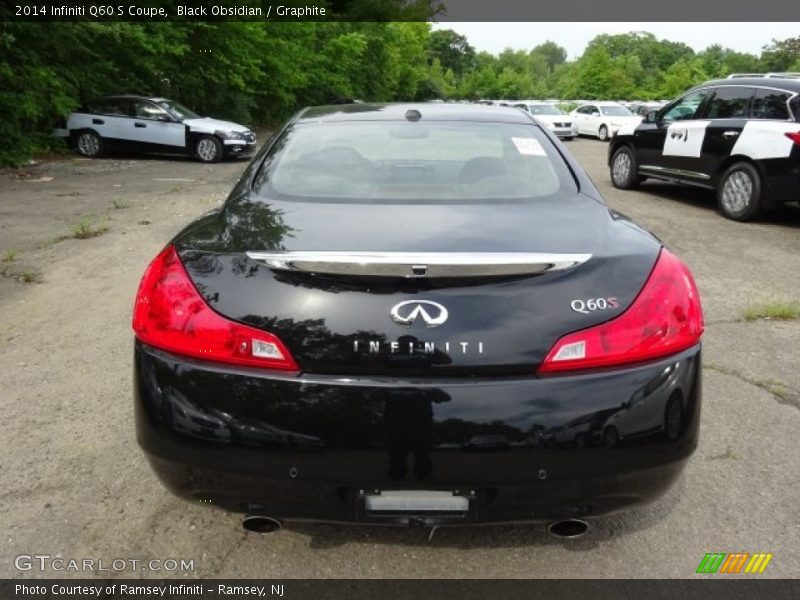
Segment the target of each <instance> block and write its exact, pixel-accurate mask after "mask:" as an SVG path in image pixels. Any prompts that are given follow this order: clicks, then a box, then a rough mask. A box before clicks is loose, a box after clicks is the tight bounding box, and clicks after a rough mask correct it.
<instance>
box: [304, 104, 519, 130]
mask: <svg viewBox="0 0 800 600" xmlns="http://www.w3.org/2000/svg"><path fill="white" fill-rule="evenodd" d="M409 110H416V111H419V113H420V115H422V116H421V120H423V121H476V122H501V123H521V124H526V125H530V124H531V122H532V121H531V118H530V117H529V116H528V115H527V114H526V113H524V112H523V111H521V110H519V109H518V108H514V107H511V106H487V105H484V104H429V103H424V102H420V103H396V104H395V103H387V104H378V103H365V104H334V105H329V106H311V107H309V108H306V109H305V110H304V111H303V112H302V113H300V115H299V116H298V117H297V122H298V123H314V122H336V121H405V120H406V113H407V112H408V111H409Z"/></svg>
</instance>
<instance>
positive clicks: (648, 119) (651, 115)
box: [644, 110, 658, 123]
mask: <svg viewBox="0 0 800 600" xmlns="http://www.w3.org/2000/svg"><path fill="white" fill-rule="evenodd" d="M657 114H658V111H657V110H651V111H650V112H648V113H647V114H646V115H645V116H644V122H645V123H655V122H656V115H657Z"/></svg>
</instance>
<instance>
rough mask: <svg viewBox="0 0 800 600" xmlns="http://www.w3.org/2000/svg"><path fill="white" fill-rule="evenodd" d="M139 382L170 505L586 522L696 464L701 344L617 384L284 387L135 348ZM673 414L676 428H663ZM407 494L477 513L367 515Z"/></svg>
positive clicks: (287, 382)
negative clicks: (381, 495) (385, 496)
mask: <svg viewBox="0 0 800 600" xmlns="http://www.w3.org/2000/svg"><path fill="white" fill-rule="evenodd" d="M134 384H135V385H134V390H135V408H136V426H137V437H138V440H139V444H140V445H141V447H142V448H143V449H144V451H145V453H146V455H147V457H148V460H149V461H150V464H151V465H152V467H153V469H154V470H155V472H156V473H157V474H158V476H159V478H160V479H161V480H162V482H163V483H164V484H165V485H166V486H167V487H168V488H169V489H170V490H171V491H172V492H174V493H175V494H177V495H179V496H182V497H184V498H187V499H189V500H191V501H194V502H203V503H210V504H211V505H216V506H219V507H222V508H225V509H228V510H233V511H238V512H249V513H258V514H266V515H269V516H272V517H276V518H282V519H288V520H293V519H297V520H322V521H337V522H366V523H370V522H372V523H394V524H407V523H424V524H445V523H447V524H454V523H466V522H509V521H531V520H550V519H561V518H568V517H586V516H595V515H601V514H606V513H609V512H614V511H618V510H621V509H625V508H629V507H632V506H635V505H637V504H642V503H645V502H648V501H651V500H653V499H655V498H657V497H658V496H660V495H661V494H663V493H664V492H665V491H666V490H667V489H668V488H669V486H670V485H671V483H672V482H673V481H674V479H675V478H676V477H677V476H678V474H679V473H680V471H681V469H682V468H683V466H684V465H685V462H686V459H687V458H688V457H689V456H690V455H691V453H692V452H693V451H694V449H695V447H696V445H697V435H698V425H699V416H700V402H701V376H700V348H699V346H698V347H696V348H693V349H691V350H689V351H686V352H684V353H682V354H680V355H678V356H676V357H671V358H670V359H668V360H662V361H658V362H656V363H650V364H648V365H645V366H638V367H636V368H631V369H626V370H624V371H615V372H606V373H593V374H584V375H578V376H575V375H568V376H562V377H552V378H536V377H529V378H516V379H494V380H480V381H478V382H475V381H470V380H463V379H460V380H452V381H451V380H441V379H439V380H437V381H429V382H423V381H397V380H394V381H389V380H369V381H366V380H353V379H348V380H345V379H337V378H335V377H330V376H325V377H323V376H311V375H302V376H298V377H286V376H282V375H280V374H275V373H264V372H254V371H252V370H245V369H230V368H227V367H217V366H209V365H203V364H200V363H196V362H193V361H190V360H187V359H179V358H177V357H174V356H171V355H168V354H164V353H161V352H159V351H156V350H153V349H151V348H148V347H146V346H143V345H141V344H139V343H137V345H136V351H135V365H134ZM676 399H677V400H676ZM675 401H678V402H679V403H680V417H679V419H678V421H679V422H678V426H677V427H674V426H670V425H668V423H667V422H666V421H665V419H666V414H667V413H668V412H670V409H669V407H672V406H673V405H674V402H675ZM673 421H674V420H673ZM611 429H613V434H609V433H608V432H609V431H611ZM490 436H491V437H490ZM405 489H412V490H443V491H449V492H452V493H454V494H456V495H462V496H466V497H467V498H468V499H469V507H470V508H469V510H468V511H466V512H463V513H458V514H444V513H436V514H431V513H424V514H423V513H420V514H416V513H407V512H401V513H396V514H375V513H370V512H369V511H368V510H367V509H366V508H365V497H366V495H368V494H370V493H374V492H375V491H376V490H378V491H386V490H405Z"/></svg>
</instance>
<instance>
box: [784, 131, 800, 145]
mask: <svg viewBox="0 0 800 600" xmlns="http://www.w3.org/2000/svg"><path fill="white" fill-rule="evenodd" d="M786 137H788V138H789V139H790V140H792V141H793V142H794V143H795V144H797V145H798V146H800V131H798V132H797V133H787V134H786Z"/></svg>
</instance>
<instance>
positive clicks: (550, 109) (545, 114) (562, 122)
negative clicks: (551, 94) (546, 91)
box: [513, 100, 577, 140]
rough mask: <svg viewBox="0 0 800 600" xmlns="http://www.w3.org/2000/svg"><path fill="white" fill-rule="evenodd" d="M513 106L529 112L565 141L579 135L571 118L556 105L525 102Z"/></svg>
mask: <svg viewBox="0 0 800 600" xmlns="http://www.w3.org/2000/svg"><path fill="white" fill-rule="evenodd" d="M513 106H515V107H516V108H521V109H522V110H526V111H528V112H529V113H530V114H532V115H533V116H534V117H536V118H537V119H539V120H540V121H541V122H542V123H544V124H545V126H546V127H547V128H548V129H549V130H550V131H552V132H553V133H554V134H555V135H556V136H557V137H559V138H561V139H563V140H571V139H572V138H574V137H575V136H576V135H577V131H576V129H575V126H574V125H573V123H572V119H571V118H570V116H569V115H568V114H566V113H565V112H564V111H563V110H561V109H560V108H558V107H557V106H556V105H554V104H550V103H548V102H535V101H531V100H524V101H521V102H516V103H514V104H513Z"/></svg>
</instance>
